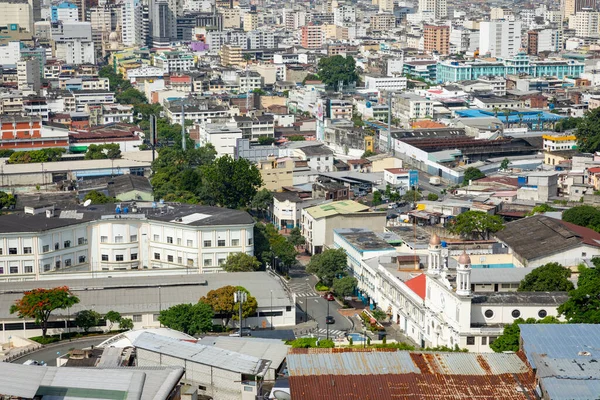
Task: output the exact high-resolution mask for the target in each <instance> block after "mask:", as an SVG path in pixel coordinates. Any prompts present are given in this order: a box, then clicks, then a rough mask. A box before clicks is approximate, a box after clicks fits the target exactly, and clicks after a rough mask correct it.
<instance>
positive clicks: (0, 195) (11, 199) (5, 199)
mask: <svg viewBox="0 0 600 400" xmlns="http://www.w3.org/2000/svg"><path fill="white" fill-rule="evenodd" d="M16 204H17V199H16V198H15V196H13V195H12V194H10V193H6V192H2V191H0V210H2V209H3V208H10V207H11V206H14V205H16Z"/></svg>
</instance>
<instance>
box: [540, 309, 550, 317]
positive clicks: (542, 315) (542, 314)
mask: <svg viewBox="0 0 600 400" xmlns="http://www.w3.org/2000/svg"><path fill="white" fill-rule="evenodd" d="M546 315H548V313H547V312H546V310H540V311H538V317H540V318H545V317H546Z"/></svg>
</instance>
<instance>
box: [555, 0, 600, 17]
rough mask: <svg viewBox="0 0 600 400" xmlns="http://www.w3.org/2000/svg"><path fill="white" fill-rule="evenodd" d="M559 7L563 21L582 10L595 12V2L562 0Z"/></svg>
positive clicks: (594, 0) (588, 0) (591, 0)
mask: <svg viewBox="0 0 600 400" xmlns="http://www.w3.org/2000/svg"><path fill="white" fill-rule="evenodd" d="M560 7H561V11H562V13H563V18H565V19H567V18H569V17H572V16H574V15H575V14H577V13H578V12H579V11H582V10H592V11H596V10H597V7H596V0H562V1H561V5H560Z"/></svg>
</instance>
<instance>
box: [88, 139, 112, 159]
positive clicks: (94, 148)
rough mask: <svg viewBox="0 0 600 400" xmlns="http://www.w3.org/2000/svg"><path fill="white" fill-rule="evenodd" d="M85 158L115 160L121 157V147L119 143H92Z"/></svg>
mask: <svg viewBox="0 0 600 400" xmlns="http://www.w3.org/2000/svg"><path fill="white" fill-rule="evenodd" d="M83 158H85V159H86V160H114V159H117V158H121V148H120V146H119V144H118V143H106V144H90V145H89V146H88V148H87V152H86V153H85V156H84V157H83Z"/></svg>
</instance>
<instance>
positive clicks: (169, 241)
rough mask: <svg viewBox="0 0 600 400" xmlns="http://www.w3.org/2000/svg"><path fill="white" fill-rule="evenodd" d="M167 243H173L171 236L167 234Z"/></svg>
mask: <svg viewBox="0 0 600 400" xmlns="http://www.w3.org/2000/svg"><path fill="white" fill-rule="evenodd" d="M167 243H171V244H172V243H173V237H172V236H167Z"/></svg>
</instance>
